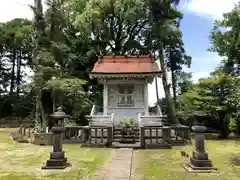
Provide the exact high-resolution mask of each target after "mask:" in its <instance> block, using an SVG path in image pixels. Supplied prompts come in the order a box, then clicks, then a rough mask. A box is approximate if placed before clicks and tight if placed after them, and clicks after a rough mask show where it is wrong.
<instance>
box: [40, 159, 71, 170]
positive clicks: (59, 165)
mask: <svg viewBox="0 0 240 180" xmlns="http://www.w3.org/2000/svg"><path fill="white" fill-rule="evenodd" d="M69 165H70V164H69V163H67V158H64V159H49V160H47V163H46V166H43V167H42V169H65V168H67V167H68V166H69Z"/></svg>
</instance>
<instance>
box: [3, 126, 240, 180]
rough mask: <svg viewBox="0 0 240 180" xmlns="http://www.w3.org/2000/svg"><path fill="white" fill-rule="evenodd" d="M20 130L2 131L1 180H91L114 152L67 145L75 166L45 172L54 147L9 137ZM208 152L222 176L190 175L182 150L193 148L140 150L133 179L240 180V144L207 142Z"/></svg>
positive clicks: (216, 174) (231, 141)
mask: <svg viewBox="0 0 240 180" xmlns="http://www.w3.org/2000/svg"><path fill="white" fill-rule="evenodd" d="M14 131H16V129H1V128H0V164H1V166H0V180H37V179H39V180H65V179H70V180H75V179H76V180H80V179H81V180H89V179H92V180H93V179H94V178H93V177H94V174H95V172H96V171H98V168H100V167H101V166H102V164H103V163H104V161H105V160H106V158H107V157H110V156H109V154H110V153H111V152H112V151H113V150H112V149H101V148H81V147H80V146H79V145H77V144H75V145H74V144H65V145H64V150H65V152H66V156H67V158H68V161H69V162H70V163H71V164H72V167H69V168H67V169H65V170H59V171H56V170H41V167H42V166H43V165H45V163H46V160H48V159H49V153H50V152H51V150H52V147H51V146H35V145H32V144H23V143H16V142H14V141H12V139H11V138H10V137H9V134H10V132H14ZM206 149H207V152H208V154H209V157H210V159H211V160H212V161H213V165H214V166H215V167H217V168H218V169H219V171H220V172H219V173H212V174H208V173H207V174H196V173H188V172H186V171H185V170H184V169H183V168H182V166H181V165H180V164H181V163H184V162H187V161H188V159H187V158H185V157H182V156H181V153H180V151H185V152H187V153H188V154H189V155H191V153H192V150H193V146H185V147H175V148H173V149H166V150H138V151H135V153H134V158H133V170H132V174H133V175H132V179H131V180H158V179H161V180H203V179H207V180H238V179H240V166H235V165H234V164H232V161H231V158H232V157H240V142H238V141H233V140H226V141H220V140H215V141H213V140H207V141H206Z"/></svg>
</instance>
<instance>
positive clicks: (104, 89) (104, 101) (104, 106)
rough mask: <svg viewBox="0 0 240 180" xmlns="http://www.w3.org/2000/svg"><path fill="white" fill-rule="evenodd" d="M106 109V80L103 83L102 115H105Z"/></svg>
mask: <svg viewBox="0 0 240 180" xmlns="http://www.w3.org/2000/svg"><path fill="white" fill-rule="evenodd" d="M107 109H108V84H107V80H104V83H103V115H107Z"/></svg>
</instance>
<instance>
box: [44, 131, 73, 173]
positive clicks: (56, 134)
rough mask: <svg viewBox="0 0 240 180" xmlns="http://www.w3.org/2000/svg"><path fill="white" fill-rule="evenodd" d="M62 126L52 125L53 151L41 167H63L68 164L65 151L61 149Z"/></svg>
mask: <svg viewBox="0 0 240 180" xmlns="http://www.w3.org/2000/svg"><path fill="white" fill-rule="evenodd" d="M64 131H65V128H64V127H53V128H52V133H53V152H51V153H50V159H49V160H47V162H46V165H45V166H43V167H42V169H65V168H66V167H67V166H68V165H69V164H68V163H67V158H65V152H64V151H63V149H62V133H63V132H64Z"/></svg>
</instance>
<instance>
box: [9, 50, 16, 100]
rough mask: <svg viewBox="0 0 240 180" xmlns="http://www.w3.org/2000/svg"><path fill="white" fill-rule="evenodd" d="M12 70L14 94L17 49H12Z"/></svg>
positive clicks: (11, 92) (11, 87)
mask: <svg viewBox="0 0 240 180" xmlns="http://www.w3.org/2000/svg"><path fill="white" fill-rule="evenodd" d="M11 53H12V72H11V84H10V95H12V94H13V89H14V80H15V66H16V50H15V49H13V50H12V52H11Z"/></svg>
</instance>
